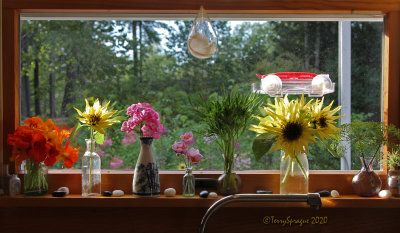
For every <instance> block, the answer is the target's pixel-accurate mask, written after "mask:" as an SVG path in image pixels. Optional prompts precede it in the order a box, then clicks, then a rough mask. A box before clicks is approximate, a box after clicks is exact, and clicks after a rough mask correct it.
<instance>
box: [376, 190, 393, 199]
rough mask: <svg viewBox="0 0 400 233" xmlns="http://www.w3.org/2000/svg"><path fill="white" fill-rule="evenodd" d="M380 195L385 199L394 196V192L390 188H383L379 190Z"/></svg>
mask: <svg viewBox="0 0 400 233" xmlns="http://www.w3.org/2000/svg"><path fill="white" fill-rule="evenodd" d="M379 197H380V198H383V199H389V198H390V197H392V193H391V192H390V191H389V190H382V191H380V192H379Z"/></svg>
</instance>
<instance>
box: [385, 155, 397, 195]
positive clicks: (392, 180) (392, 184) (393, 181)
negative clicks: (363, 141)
mask: <svg viewBox="0 0 400 233" xmlns="http://www.w3.org/2000/svg"><path fill="white" fill-rule="evenodd" d="M387 163H388V167H389V172H388V187H389V190H390V192H391V193H392V195H393V196H394V197H400V150H399V149H397V150H394V151H392V152H388V156H387Z"/></svg>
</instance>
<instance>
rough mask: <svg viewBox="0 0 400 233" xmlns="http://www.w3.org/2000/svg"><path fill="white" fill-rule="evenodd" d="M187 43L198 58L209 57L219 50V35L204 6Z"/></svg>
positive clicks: (195, 20)
mask: <svg viewBox="0 0 400 233" xmlns="http://www.w3.org/2000/svg"><path fill="white" fill-rule="evenodd" d="M187 43H188V49H189V51H190V53H191V54H192V55H193V56H195V57H197V58H201V59H204V58H209V57H211V56H212V55H214V53H215V52H216V51H217V46H218V37H217V34H216V32H215V30H214V27H213V26H212V24H211V20H210V18H209V17H208V15H207V12H206V11H205V10H204V8H203V6H201V7H200V12H199V13H198V14H197V16H196V18H195V19H194V22H193V26H192V29H191V30H190V33H189V38H188V42H187Z"/></svg>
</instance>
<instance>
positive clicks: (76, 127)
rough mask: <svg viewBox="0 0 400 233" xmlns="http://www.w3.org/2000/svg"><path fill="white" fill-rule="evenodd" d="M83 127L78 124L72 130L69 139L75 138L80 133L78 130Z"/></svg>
mask: <svg viewBox="0 0 400 233" xmlns="http://www.w3.org/2000/svg"><path fill="white" fill-rule="evenodd" d="M81 127H82V125H81V124H80V123H79V122H78V123H76V125H75V126H74V129H73V130H72V132H71V134H70V135H69V138H73V137H74V135H75V134H76V133H77V132H78V130H79V129H80V128H81Z"/></svg>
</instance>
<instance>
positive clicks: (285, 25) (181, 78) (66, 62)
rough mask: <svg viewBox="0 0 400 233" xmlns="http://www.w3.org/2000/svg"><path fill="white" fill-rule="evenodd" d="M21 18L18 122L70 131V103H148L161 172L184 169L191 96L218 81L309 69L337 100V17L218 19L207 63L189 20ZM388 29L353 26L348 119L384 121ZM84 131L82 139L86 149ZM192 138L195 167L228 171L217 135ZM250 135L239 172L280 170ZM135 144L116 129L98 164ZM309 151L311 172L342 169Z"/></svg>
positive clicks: (233, 82)
mask: <svg viewBox="0 0 400 233" xmlns="http://www.w3.org/2000/svg"><path fill="white" fill-rule="evenodd" d="M20 22H21V25H20V42H21V48H20V55H21V56H20V64H21V67H20V108H21V111H20V112H21V117H20V119H21V120H24V119H26V118H28V117H32V116H41V117H43V118H52V119H53V120H54V121H55V122H56V124H58V125H62V126H63V127H67V128H70V127H73V125H74V124H75V123H76V119H75V117H76V111H75V110H74V109H73V107H77V108H78V109H83V108H84V98H85V97H96V98H100V99H107V100H111V101H115V102H117V105H116V108H118V109H126V107H127V106H129V105H130V104H132V103H137V102H148V103H151V105H152V107H153V108H154V109H156V110H157V111H158V112H159V113H160V115H161V121H162V123H163V124H164V125H165V126H166V129H167V132H166V134H165V135H163V136H162V137H161V138H160V139H159V140H156V141H155V142H154V147H153V148H154V154H155V155H156V159H157V161H158V164H159V168H160V169H162V170H178V169H179V167H180V163H179V160H178V159H177V158H176V156H175V154H174V152H173V151H172V150H171V149H170V148H171V145H172V144H173V143H174V141H175V140H178V138H179V135H181V134H183V133H185V132H187V131H193V132H197V131H198V130H200V128H201V125H200V124H199V120H198V118H197V116H196V115H195V114H194V112H193V111H192V110H191V105H190V103H189V98H190V97H194V96H196V95H199V94H202V95H204V96H211V95H215V96H217V95H221V94H222V91H223V90H222V87H223V88H224V89H225V90H230V89H233V88H235V89H237V90H239V91H243V92H245V91H250V90H251V83H253V82H257V81H259V80H258V78H257V77H256V74H257V73H258V74H268V73H275V72H287V71H305V72H313V73H317V74H322V73H326V74H329V75H330V77H331V79H332V80H333V81H334V82H335V83H336V84H337V85H336V86H337V87H336V91H335V93H333V94H329V95H327V96H325V101H326V102H327V103H328V102H330V101H332V100H334V101H335V105H337V104H338V101H339V99H338V96H339V93H340V85H338V83H339V81H340V80H339V70H338V61H339V54H340V53H339V46H338V44H339V42H338V37H339V22H338V21H332V20H331V21H316V20H313V21H237V20H235V21H226V20H216V21H214V26H215V29H216V30H217V34H218V37H219V47H218V52H217V53H216V55H214V56H213V57H211V58H209V59H205V60H200V59H197V58H194V57H193V56H191V55H190V53H189V52H188V51H187V47H186V40H187V35H188V34H189V30H190V28H191V23H192V22H191V21H188V20H151V21H148V20H146V21H144V20H73V19H70V20H57V19H51V20H48V19H46V20H39V19H36V18H34V17H31V18H29V17H22V18H21V21H20ZM382 33H383V22H382V20H378V21H377V20H374V21H352V22H351V106H350V107H351V120H360V121H381V112H382V110H381V109H382V106H381V89H382V86H381V85H382V84H381V83H382ZM343 104H344V103H342V105H343ZM84 133H85V132H84ZM84 133H82V134H80V135H78V138H77V140H76V142H77V143H79V144H80V146H81V148H84V147H85V146H84V145H83V144H84V138H85V137H87V134H84ZM195 137H196V147H199V148H200V151H201V153H202V154H203V155H204V159H203V162H202V163H201V165H200V166H198V169H201V170H222V168H223V158H222V156H221V152H220V151H219V149H218V145H217V144H216V143H214V142H213V139H212V138H205V137H203V136H201V135H200V134H197V133H195ZM253 138H254V133H253V132H250V131H247V132H245V133H244V135H243V136H242V138H240V140H239V144H238V145H237V154H238V155H239V157H238V159H237V160H236V168H237V170H277V169H279V163H280V153H279V152H275V153H274V154H273V155H271V156H265V157H264V158H263V159H262V161H260V162H256V161H255V158H254V155H253V153H252V150H251V142H252V140H253ZM136 140H137V137H136V136H126V135H125V133H124V132H121V131H120V126H119V125H117V126H113V128H111V129H110V130H109V131H108V137H107V138H106V141H105V143H104V144H103V145H100V146H98V147H97V152H98V153H99V155H100V156H101V157H102V167H103V168H105V169H117V170H131V169H133V167H134V165H135V162H136V160H137V156H138V154H139V149H140V145H139V143H138V142H136ZM310 152H311V154H312V155H311V156H310V157H309V160H310V168H311V169H314V170H339V169H340V168H341V166H340V160H339V159H334V158H333V157H332V156H331V155H330V154H329V153H328V152H327V151H326V150H325V149H324V147H323V146H318V145H314V146H313V147H312V148H311V151H310ZM81 153H83V151H82V152H81ZM351 160H352V167H353V168H354V169H357V168H358V167H360V165H359V164H358V163H359V159H358V157H357V156H352V158H351ZM54 168H57V169H59V168H61V165H56V166H55V167H54ZM79 168H80V165H79V162H78V164H77V165H75V169H79Z"/></svg>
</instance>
